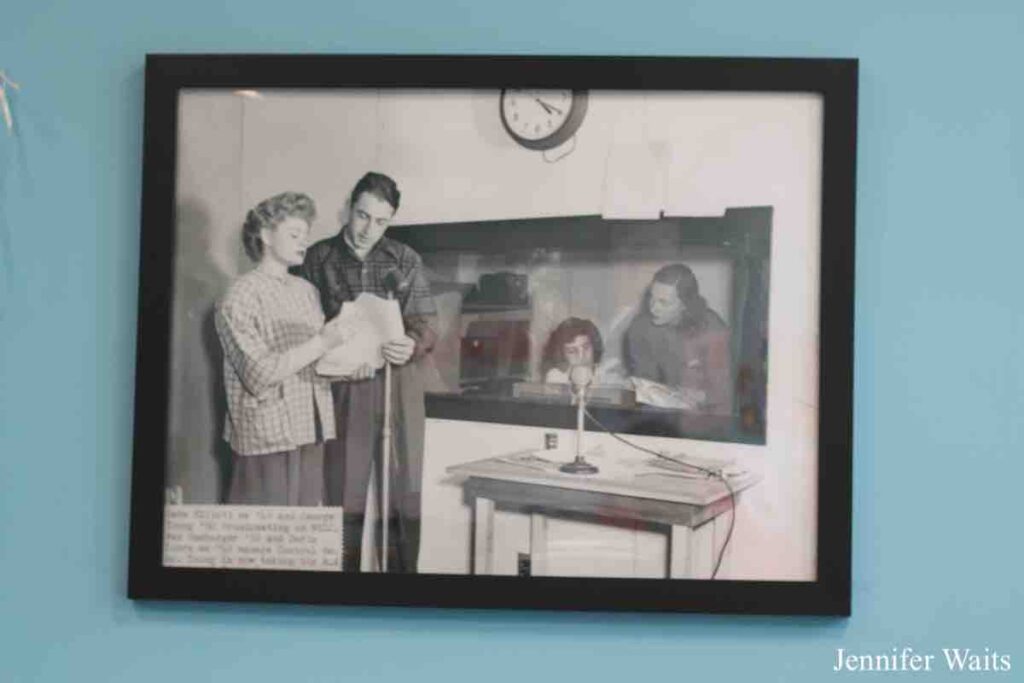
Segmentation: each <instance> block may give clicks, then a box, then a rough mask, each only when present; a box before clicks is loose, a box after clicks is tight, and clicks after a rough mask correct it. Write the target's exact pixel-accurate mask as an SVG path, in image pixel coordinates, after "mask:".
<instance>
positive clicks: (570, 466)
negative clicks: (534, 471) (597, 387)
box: [558, 365, 597, 474]
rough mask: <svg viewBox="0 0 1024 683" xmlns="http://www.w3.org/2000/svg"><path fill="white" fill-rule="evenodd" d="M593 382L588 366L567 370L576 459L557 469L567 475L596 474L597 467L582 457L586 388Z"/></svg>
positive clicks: (592, 374)
mask: <svg viewBox="0 0 1024 683" xmlns="http://www.w3.org/2000/svg"><path fill="white" fill-rule="evenodd" d="M593 381H594V370H593V368H591V367H590V366H589V365H574V366H573V367H571V368H570V369H569V383H570V384H572V393H573V394H575V395H576V458H575V459H574V460H573V461H572V462H567V463H565V464H564V465H562V466H561V467H559V468H558V469H559V470H561V471H562V472H567V473H569V474H596V473H597V467H595V466H594V465H591V464H590V463H589V462H587V461H586V460H585V459H584V457H583V414H584V413H585V412H586V404H587V387H588V386H590V383H591V382H593Z"/></svg>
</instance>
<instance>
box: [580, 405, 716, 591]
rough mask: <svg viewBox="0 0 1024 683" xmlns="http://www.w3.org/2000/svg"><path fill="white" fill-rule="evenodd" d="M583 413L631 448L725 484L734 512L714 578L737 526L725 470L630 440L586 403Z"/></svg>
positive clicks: (712, 575)
mask: <svg viewBox="0 0 1024 683" xmlns="http://www.w3.org/2000/svg"><path fill="white" fill-rule="evenodd" d="M583 413H584V414H585V415H586V416H587V417H589V418H590V420H591V422H593V423H594V424H596V425H597V426H598V427H600V428H601V429H603V430H604V431H605V432H607V433H608V435H609V436H611V437H612V438H613V439H616V440H618V441H621V442H622V443H624V444H626V445H627V446H629V447H630V448H635V449H636V450H638V451H642V452H644V453H649V454H650V455H653V456H656V457H658V458H662V459H664V460H669V461H671V462H674V463H676V464H677V465H682V466H683V467H689V468H691V469H693V470H696V471H697V472H701V473H703V474H705V475H707V477H708V478H710V479H717V480H719V481H720V482H722V484H723V485H724V486H725V489H726V491H728V492H729V504H730V506H731V507H732V514H730V515H729V530H728V531H726V532H725V541H723V542H722V549H721V550H720V551H719V552H718V560H717V561H716V562H715V568H714V570H712V572H711V579H712V580H714V578H715V577H716V576H717V575H718V570H719V569H721V567H722V560H723V559H724V558H725V551H726V549H727V548H728V547H729V541H730V540H732V532H733V529H734V528H735V527H736V492H735V491H734V490H733V488H732V486H730V485H729V482H728V478H727V477H726V476H725V474H724V473H723V472H720V471H717V470H713V469H709V468H707V467H701V466H700V465H694V464H693V463H690V462H686V461H685V460H680V459H679V458H673V457H672V456H671V455H665V454H664V453H659V452H658V451H656V450H653V449H651V448H645V447H644V446H641V445H639V444H635V443H633V442H631V441H628V440H626V439H624V438H622V437H621V436H619V435H618V434H616V433H615V432H613V431H612V430H611V429H609V428H608V427H606V426H605V425H604V423H603V422H601V421H600V420H598V419H597V418H596V417H594V416H593V415H592V414H591V413H590V411H589V410H587V408H586V406H585V405H584V407H583ZM709 521H710V520H709Z"/></svg>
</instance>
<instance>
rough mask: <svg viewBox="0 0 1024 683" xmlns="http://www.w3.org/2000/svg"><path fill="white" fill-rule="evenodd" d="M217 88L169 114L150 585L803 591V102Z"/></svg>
mask: <svg viewBox="0 0 1024 683" xmlns="http://www.w3.org/2000/svg"><path fill="white" fill-rule="evenodd" d="M238 86H239V87H188V86H187V85H186V86H184V87H181V88H179V89H177V90H176V92H175V95H176V97H175V98H174V100H173V107H174V109H173V116H172V118H173V120H174V121H175V139H174V140H173V144H171V145H170V148H172V149H173V150H174V164H173V168H174V171H173V211H172V213H173V221H171V223H170V225H171V226H172V230H173V236H172V243H173V258H169V259H166V260H167V264H166V265H165V266H163V267H164V268H165V269H166V273H167V275H168V276H169V277H168V280H167V282H168V285H169V286H168V287H166V292H165V296H166V298H165V299H164V304H165V308H164V309H163V310H162V315H163V316H164V320H165V322H166V327H162V328H161V329H166V334H165V335H164V341H163V342H162V344H163V346H162V350H163V351H164V352H166V360H165V363H164V364H163V365H162V366H161V367H162V368H163V369H164V371H165V373H166V374H165V379H164V381H163V382H158V383H156V384H155V385H152V384H150V385H147V386H157V387H159V386H165V387H166V392H165V393H166V397H162V398H161V400H162V401H163V403H161V405H165V406H166V409H165V411H164V414H163V422H162V425H163V430H162V434H161V436H162V443H161V444H155V445H156V446H157V447H158V449H159V448H162V450H161V451H160V452H159V453H149V455H148V456H147V457H149V458H150V459H155V458H158V457H163V458H164V462H163V469H162V472H161V473H160V476H161V477H162V481H163V487H162V490H159V489H157V490H147V491H146V492H145V495H146V496H147V497H159V498H160V501H161V503H162V508H163V510H162V512H163V517H162V524H161V525H160V529H162V531H163V533H162V537H161V538H160V539H157V540H155V539H150V540H148V541H146V543H148V544H150V547H152V548H157V547H158V552H159V557H160V563H161V565H162V567H163V568H164V570H172V571H178V570H181V571H195V570H207V571H212V572H214V573H232V572H235V573H244V574H247V575H249V576H256V577H257V578H256V579H253V580H254V581H256V582H257V584H258V583H259V582H260V581H262V580H264V579H263V578H262V577H266V580H267V581H275V580H276V579H274V578H273V577H274V576H282V575H287V576H293V575H294V574H295V573H302V572H305V573H308V574H309V575H310V576H311V577H313V576H314V575H315V580H316V581H318V582H324V581H328V580H332V579H331V578H330V577H332V576H333V577H335V578H334V579H333V580H335V581H337V582H340V583H344V582H345V581H346V580H347V581H353V580H355V581H358V580H359V577H361V576H366V575H379V574H386V575H388V577H389V578H388V579H387V580H389V581H390V580H394V581H401V580H402V579H401V578H399V577H397V576H396V577H395V578H394V579H392V578H390V577H391V575H430V576H437V575H442V576H448V577H467V578H465V579H464V580H465V581H472V580H476V578H480V577H513V578H515V579H516V580H517V583H516V586H517V589H516V590H517V591H528V590H529V586H530V585H531V582H537V581H538V580H543V579H545V578H552V577H561V578H577V579H634V580H638V581H637V583H643V582H644V581H643V580H658V581H664V580H665V579H669V580H673V581H678V582H679V583H682V584H686V583H690V582H696V581H700V582H711V583H712V584H714V583H715V582H718V581H722V580H724V581H726V582H736V581H740V582H744V581H745V582H792V583H794V584H799V583H814V582H815V581H817V580H818V579H819V575H818V573H819V568H820V566H821V563H820V562H819V560H820V558H819V547H818V542H819V538H820V532H821V529H820V524H821V523H822V521H821V515H820V514H819V493H820V491H819V484H820V481H821V480H820V478H819V474H820V473H819V458H820V456H821V453H820V444H821V443H822V440H821V439H820V438H819V437H820V434H819V428H820V424H821V422H820V419H819V418H820V401H819V392H820V387H821V385H822V384H821V379H822V377H821V367H820V358H821V348H820V344H821V327H820V326H821V321H820V317H819V308H820V305H821V292H822V286H821V268H822V265H821V263H822V262H821V253H822V235H823V231H824V230H826V229H827V226H825V225H824V224H823V221H822V203H823V197H822V188H823V183H822V177H823V159H824V144H825V142H824V141H825V135H824V112H825V106H824V98H823V96H822V95H821V94H820V93H815V92H778V91H766V92H756V91H753V92H752V91H749V88H746V89H744V90H743V91H729V90H728V89H724V90H721V91H708V90H686V89H680V90H671V89H664V88H660V89H652V90H643V89H635V88H634V89H614V88H607V89H602V88H580V87H572V88H564V89H559V88H555V87H525V86H522V85H521V84H519V83H516V82H510V83H508V84H507V87H442V86H437V87H404V86H403V87H399V86H397V85H396V86H393V87H368V86H367V87H317V88H310V87H280V86H278V87H249V84H247V83H244V82H239V83H238ZM165 106H166V105H165ZM147 125H148V124H147ZM149 163H150V162H149V161H147V164H149ZM147 172H148V166H147ZM164 172H165V173H166V172H167V169H165V170H164ZM165 191H166V190H165ZM151 210H153V207H152V205H149V206H148V207H147V209H146V210H145V211H144V217H145V216H146V215H148V212H149V211H151ZM144 223H145V220H144ZM147 230H149V228H148V227H147V226H145V225H144V228H143V231H144V241H145V232H146V231H147ZM144 248H145V244H144ZM145 258H146V256H145V254H144V265H143V268H144V269H145V267H146V266H145ZM150 258H153V259H156V258H159V257H158V256H152V255H151V256H150ZM143 278H144V280H145V272H144V273H143ZM144 290H145V282H144ZM141 306H142V307H143V309H142V313H141V317H140V334H141V331H142V326H144V325H145V323H146V315H147V314H146V312H145V308H146V306H147V299H146V297H145V295H144V296H143V300H142V302H141ZM150 339H152V336H151V337H150ZM146 346H147V344H146V343H140V354H141V353H143V352H144V350H145V349H146ZM140 359H141V356H140ZM140 362H141V360H140ZM144 372H146V368H145V366H140V376H141V373H144ZM139 381H140V382H142V379H141V378H140V380H139ZM837 390H839V391H841V390H842V387H841V386H839V387H838V389H837ZM139 400H140V398H139V397H138V396H137V401H139ZM138 419H139V418H138V417H137V420H138ZM137 448H138V446H137ZM138 457H139V456H138V453H137V455H136V458H137V459H138ZM847 457H848V454H847ZM136 466H137V467H139V465H138V462H137V463H136ZM148 467H150V468H152V467H154V465H153V464H152V463H150V464H149V465H148ZM133 495H134V496H135V497H136V500H137V497H138V496H139V495H140V492H139V491H138V482H137V483H136V491H135V492H134V494H133ZM147 533H149V532H147ZM138 534H140V530H139V528H137V527H133V543H135V542H136V540H137V539H136V538H135V536H137V535H138ZM468 577H475V578H472V579H471V578H468ZM297 580H298V581H301V579H297ZM257 584H254V585H257ZM595 585H596V584H595ZM701 585H702V586H705V588H703V589H702V590H706V591H713V590H714V587H713V585H712V587H711V588H707V587H706V584H703V583H702V584H701ZM254 590H256V591H257V594H256V598H257V599H258V597H259V596H258V589H254ZM481 590H483V589H481ZM215 599H216V598H215ZM249 599H252V598H251V597H250V598H249ZM432 600H433V601H436V602H438V603H444V602H445V600H444V599H443V598H437V597H435V598H433V599H432ZM304 601H305V600H304ZM484 603H486V601H483V603H482V604H484ZM469 604H472V603H471V602H470V603H469Z"/></svg>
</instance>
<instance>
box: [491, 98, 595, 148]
mask: <svg viewBox="0 0 1024 683" xmlns="http://www.w3.org/2000/svg"><path fill="white" fill-rule="evenodd" d="M500 108H501V123H502V125H503V126H505V130H506V131H507V132H508V134H509V135H510V136H512V139H513V140H515V141H516V142H518V143H519V144H520V145H522V146H523V147H526V148H527V149H534V150H546V149H552V148H553V147H557V146H558V145H561V144H562V143H563V142H565V141H566V140H568V139H569V138H571V137H572V136H573V135H575V133H576V131H577V130H578V129H579V127H580V124H581V123H583V116H584V114H586V113H587V92H586V91H585V90H518V89H513V88H508V89H506V90H502V91H501V107H500Z"/></svg>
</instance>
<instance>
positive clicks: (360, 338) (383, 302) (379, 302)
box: [316, 292, 405, 377]
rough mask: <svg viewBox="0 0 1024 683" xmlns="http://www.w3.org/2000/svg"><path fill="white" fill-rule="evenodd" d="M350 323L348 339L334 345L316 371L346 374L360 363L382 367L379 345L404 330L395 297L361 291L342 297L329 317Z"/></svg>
mask: <svg viewBox="0 0 1024 683" xmlns="http://www.w3.org/2000/svg"><path fill="white" fill-rule="evenodd" d="M335 321H338V322H340V323H342V324H344V325H347V326H351V327H352V328H353V329H354V333H353V335H352V337H351V338H350V339H348V341H346V342H345V343H344V344H341V345H340V346H336V347H334V348H333V349H331V350H330V351H328V352H327V353H326V354H324V356H323V358H321V359H320V360H319V362H317V364H316V372H317V374H318V375H327V376H330V377H346V376H348V375H351V374H352V373H354V372H355V370H356V368H358V367H359V366H360V365H363V364H364V363H366V364H368V365H370V366H371V367H372V368H374V369H379V368H382V367H384V356H383V354H382V353H381V346H383V345H384V344H385V343H386V342H389V341H392V340H394V339H400V338H401V337H402V335H404V334H405V326H404V325H403V323H402V312H401V310H400V309H399V308H398V301H396V300H394V299H382V298H381V297H379V296H377V295H376V294H370V293H368V292H363V293H362V294H360V295H359V296H358V297H356V300H355V301H346V302H345V303H344V304H342V306H341V311H340V312H339V313H338V315H337V316H336V317H335V318H333V319H332V320H331V322H332V323H333V322H335Z"/></svg>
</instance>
